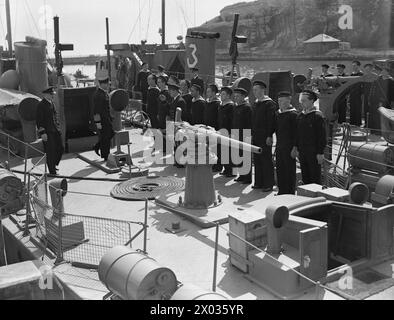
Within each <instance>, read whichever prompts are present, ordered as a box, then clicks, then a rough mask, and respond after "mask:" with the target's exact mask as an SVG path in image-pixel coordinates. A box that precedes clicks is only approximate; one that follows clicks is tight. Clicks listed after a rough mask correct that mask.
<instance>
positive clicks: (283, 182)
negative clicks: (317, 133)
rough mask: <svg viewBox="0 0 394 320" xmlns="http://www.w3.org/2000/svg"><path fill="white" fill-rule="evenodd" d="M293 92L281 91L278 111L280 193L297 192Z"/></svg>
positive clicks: (277, 136)
mask: <svg viewBox="0 0 394 320" xmlns="http://www.w3.org/2000/svg"><path fill="white" fill-rule="evenodd" d="M291 99H292V97H291V93H290V92H285V91H283V92H279V94H278V102H279V108H280V110H279V111H278V112H277V113H276V123H275V134H276V175H277V178H278V188H279V192H278V195H282V194H295V191H296V157H295V147H296V136H297V117H298V114H297V111H296V109H295V108H293V106H292V105H291Z"/></svg>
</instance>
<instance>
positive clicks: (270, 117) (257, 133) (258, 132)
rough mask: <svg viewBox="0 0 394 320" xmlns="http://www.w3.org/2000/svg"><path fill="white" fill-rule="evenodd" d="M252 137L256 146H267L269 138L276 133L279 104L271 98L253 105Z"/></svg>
mask: <svg viewBox="0 0 394 320" xmlns="http://www.w3.org/2000/svg"><path fill="white" fill-rule="evenodd" d="M252 110H253V120H252V135H253V141H254V143H256V145H259V146H261V144H263V145H264V146H265V143H266V140H267V138H268V137H272V135H273V134H274V131H275V120H276V112H277V110H278V106H277V104H276V103H275V102H274V101H273V100H272V99H271V98H269V97H266V98H264V99H263V100H262V101H256V102H255V103H254V105H253V109H252Z"/></svg>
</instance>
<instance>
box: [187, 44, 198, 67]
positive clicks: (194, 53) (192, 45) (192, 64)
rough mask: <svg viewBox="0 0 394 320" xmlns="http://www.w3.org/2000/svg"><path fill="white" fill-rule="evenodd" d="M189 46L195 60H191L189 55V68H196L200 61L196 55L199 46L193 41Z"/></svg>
mask: <svg viewBox="0 0 394 320" xmlns="http://www.w3.org/2000/svg"><path fill="white" fill-rule="evenodd" d="M189 48H190V49H192V52H191V56H192V58H193V62H190V57H188V58H187V65H188V66H189V68H194V67H195V66H196V65H197V63H198V58H197V55H196V53H197V46H196V44H194V43H192V44H190V45H189Z"/></svg>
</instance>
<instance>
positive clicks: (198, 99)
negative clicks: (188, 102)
mask: <svg viewBox="0 0 394 320" xmlns="http://www.w3.org/2000/svg"><path fill="white" fill-rule="evenodd" d="M197 101H203V102H205V100H204V98H203V97H201V96H200V97H198V98H197V99H196V98H193V100H192V102H197Z"/></svg>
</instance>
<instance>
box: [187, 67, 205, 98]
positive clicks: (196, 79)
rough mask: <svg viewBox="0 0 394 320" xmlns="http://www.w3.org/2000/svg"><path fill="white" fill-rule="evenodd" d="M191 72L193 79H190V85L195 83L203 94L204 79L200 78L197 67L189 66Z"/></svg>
mask: <svg viewBox="0 0 394 320" xmlns="http://www.w3.org/2000/svg"><path fill="white" fill-rule="evenodd" d="M190 70H191V71H192V73H193V79H192V80H191V81H190V83H191V85H193V84H196V85H198V86H199V87H200V88H201V89H202V91H201V95H203V94H204V92H205V84H204V80H203V79H202V78H200V76H199V74H198V71H199V69H198V68H197V67H194V68H191V69H190Z"/></svg>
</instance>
